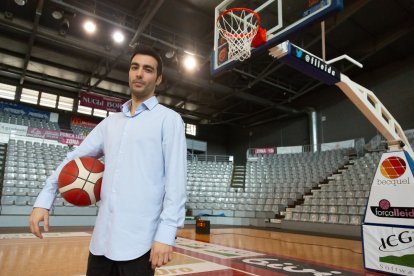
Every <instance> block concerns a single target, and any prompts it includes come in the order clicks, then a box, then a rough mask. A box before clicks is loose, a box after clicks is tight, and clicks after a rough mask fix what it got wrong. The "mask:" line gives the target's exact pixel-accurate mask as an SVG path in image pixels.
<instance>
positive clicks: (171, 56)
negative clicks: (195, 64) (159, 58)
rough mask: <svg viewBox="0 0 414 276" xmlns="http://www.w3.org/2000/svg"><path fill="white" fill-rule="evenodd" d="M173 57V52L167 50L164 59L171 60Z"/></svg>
mask: <svg viewBox="0 0 414 276" xmlns="http://www.w3.org/2000/svg"><path fill="white" fill-rule="evenodd" d="M174 55H175V52H174V50H169V51H168V52H166V53H165V57H166V58H168V59H171V58H173V57H174Z"/></svg>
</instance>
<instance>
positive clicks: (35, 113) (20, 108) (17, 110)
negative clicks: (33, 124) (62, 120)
mask: <svg viewBox="0 0 414 276" xmlns="http://www.w3.org/2000/svg"><path fill="white" fill-rule="evenodd" d="M0 110H4V111H6V112H9V113H11V114H14V115H21V116H24V115H26V116H29V117H33V118H38V119H42V120H46V121H49V119H50V112H47V111H42V110H37V109H34V108H31V107H28V106H25V105H21V104H13V103H5V102H0Z"/></svg>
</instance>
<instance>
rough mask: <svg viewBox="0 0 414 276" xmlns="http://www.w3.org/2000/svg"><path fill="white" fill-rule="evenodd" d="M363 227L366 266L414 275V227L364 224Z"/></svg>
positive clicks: (388, 271)
mask: <svg viewBox="0 0 414 276" xmlns="http://www.w3.org/2000/svg"><path fill="white" fill-rule="evenodd" d="M362 229H363V239H364V263H365V267H366V268H368V269H374V270H378V271H384V272H387V273H393V274H401V275H414V228H397V227H390V226H375V225H363V228H362Z"/></svg>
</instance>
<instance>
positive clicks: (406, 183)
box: [364, 151, 414, 226]
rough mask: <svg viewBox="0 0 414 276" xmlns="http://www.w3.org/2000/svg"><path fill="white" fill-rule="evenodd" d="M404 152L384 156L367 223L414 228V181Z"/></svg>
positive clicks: (380, 164) (377, 176)
mask: <svg viewBox="0 0 414 276" xmlns="http://www.w3.org/2000/svg"><path fill="white" fill-rule="evenodd" d="M409 163H412V161H411V160H410V161H409V162H408V160H407V158H406V156H405V154H404V152H403V151H398V152H387V153H384V154H383V155H382V157H381V160H380V163H379V165H378V168H377V171H376V173H375V177H374V181H373V183H372V185H371V192H370V195H369V200H368V205H367V211H366V216H365V220H364V222H365V223H376V224H386V225H394V226H396V225H400V226H414V200H413V196H414V178H413V173H412V171H411V168H410V165H409Z"/></svg>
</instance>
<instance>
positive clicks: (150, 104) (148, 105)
mask: <svg viewBox="0 0 414 276" xmlns="http://www.w3.org/2000/svg"><path fill="white" fill-rule="evenodd" d="M131 103H132V100H129V101H127V102H125V103H124V104H123V105H122V108H121V111H122V113H124V114H125V115H127V116H131V113H130V108H131ZM157 104H158V100H157V97H155V96H152V97H151V98H149V99H147V100H146V101H144V102H143V103H142V104H140V105H139V106H138V108H137V110H136V111H135V114H134V116H135V115H137V114H139V113H141V112H142V111H143V110H145V109H148V110H152V109H153V108H154V107H155V106H156V105H157Z"/></svg>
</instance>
